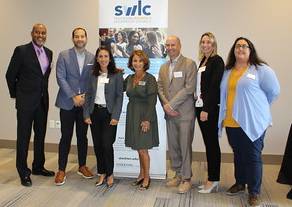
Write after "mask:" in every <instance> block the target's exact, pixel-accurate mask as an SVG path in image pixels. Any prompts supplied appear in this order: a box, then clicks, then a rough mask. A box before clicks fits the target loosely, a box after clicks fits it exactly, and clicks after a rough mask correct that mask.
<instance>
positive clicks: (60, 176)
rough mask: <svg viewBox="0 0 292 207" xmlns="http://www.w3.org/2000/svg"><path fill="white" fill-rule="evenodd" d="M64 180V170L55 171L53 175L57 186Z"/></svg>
mask: <svg viewBox="0 0 292 207" xmlns="http://www.w3.org/2000/svg"><path fill="white" fill-rule="evenodd" d="M65 182H66V174H65V172H64V171H62V170H60V171H58V172H57V174H56V177H55V184H56V185H57V186H61V185H64V184H65Z"/></svg>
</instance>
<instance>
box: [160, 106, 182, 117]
mask: <svg viewBox="0 0 292 207" xmlns="http://www.w3.org/2000/svg"><path fill="white" fill-rule="evenodd" d="M163 110H164V112H165V113H166V114H167V115H168V116H172V117H176V116H179V112H177V111H175V110H173V109H172V108H171V106H170V105H169V104H165V105H164V106H163Z"/></svg>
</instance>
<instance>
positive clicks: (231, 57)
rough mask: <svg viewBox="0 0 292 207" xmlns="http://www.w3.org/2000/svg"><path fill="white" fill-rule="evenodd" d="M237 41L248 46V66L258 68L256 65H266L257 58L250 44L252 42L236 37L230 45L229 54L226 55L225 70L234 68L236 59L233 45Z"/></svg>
mask: <svg viewBox="0 0 292 207" xmlns="http://www.w3.org/2000/svg"><path fill="white" fill-rule="evenodd" d="M239 40H244V41H246V42H247V44H248V46H249V50H250V54H249V60H248V63H249V64H250V65H254V66H258V65H262V64H267V63H266V62H265V61H264V60H262V59H261V58H259V56H258V54H257V51H256V49H255V47H254V45H253V44H252V42H251V41H250V40H249V39H247V38H245V37H238V38H237V39H236V40H235V41H234V43H233V45H232V47H231V49H230V51H229V54H228V57H227V61H226V69H227V70H229V69H232V68H233V67H234V66H235V63H236V58H235V54H234V50H235V45H236V43H237V42H238V41H239Z"/></svg>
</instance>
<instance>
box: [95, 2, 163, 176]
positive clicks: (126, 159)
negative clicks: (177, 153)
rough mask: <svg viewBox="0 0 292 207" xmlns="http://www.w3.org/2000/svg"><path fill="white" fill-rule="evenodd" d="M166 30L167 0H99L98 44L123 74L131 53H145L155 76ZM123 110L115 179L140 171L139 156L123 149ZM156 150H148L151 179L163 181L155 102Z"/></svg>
mask: <svg viewBox="0 0 292 207" xmlns="http://www.w3.org/2000/svg"><path fill="white" fill-rule="evenodd" d="M167 27H168V0H159V1H157V0H106V1H101V0H100V1H99V41H100V45H103V46H106V47H108V48H110V49H111V51H112V53H113V55H114V57H115V61H116V65H117V67H118V68H122V69H124V72H125V75H124V78H126V77H127V75H129V74H132V73H133V72H132V71H131V70H130V69H129V68H128V66H127V65H128V58H129V56H130V55H131V53H132V52H133V51H134V50H138V49H142V50H144V51H145V52H146V53H147V55H148V56H149V58H150V69H149V70H148V71H147V72H149V73H151V74H153V75H154V76H155V77H156V78H157V77H158V73H159V68H160V66H161V65H162V64H163V63H164V62H165V57H166V53H165V47H164V42H165V38H166V32H167ZM127 103H128V97H127V96H126V94H124V103H123V110H122V114H121V117H120V121H119V125H118V131H117V137H116V141H115V143H114V154H115V160H114V161H115V166H114V174H115V176H118V177H137V176H138V174H139V170H140V165H139V159H138V153H137V151H135V150H132V149H131V148H128V147H125V124H126V107H127ZM156 109H157V116H158V125H159V142H160V144H159V147H155V148H153V149H151V150H149V153H150V176H151V177H152V178H158V179H164V178H165V176H166V127H165V120H164V112H163V109H162V107H161V105H160V102H159V101H158V100H157V105H156Z"/></svg>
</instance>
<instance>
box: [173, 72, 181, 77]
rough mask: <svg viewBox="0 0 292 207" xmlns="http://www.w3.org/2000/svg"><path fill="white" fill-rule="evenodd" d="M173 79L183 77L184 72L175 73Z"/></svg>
mask: <svg viewBox="0 0 292 207" xmlns="http://www.w3.org/2000/svg"><path fill="white" fill-rule="evenodd" d="M173 77H175V78H181V77H183V74H182V71H177V72H173Z"/></svg>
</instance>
